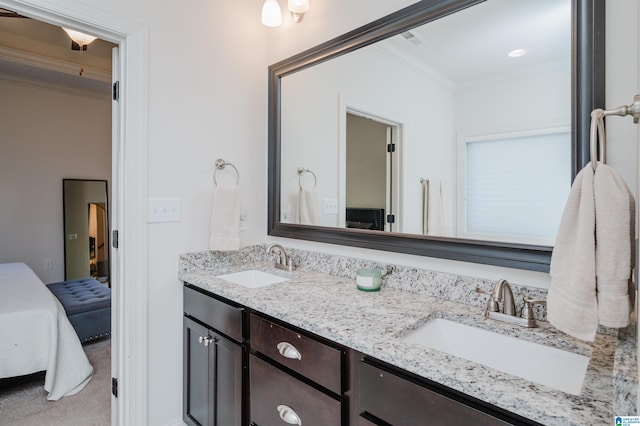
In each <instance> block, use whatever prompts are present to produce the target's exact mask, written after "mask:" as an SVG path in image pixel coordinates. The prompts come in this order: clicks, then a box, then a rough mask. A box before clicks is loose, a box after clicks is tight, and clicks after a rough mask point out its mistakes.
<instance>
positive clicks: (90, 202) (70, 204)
mask: <svg viewBox="0 0 640 426" xmlns="http://www.w3.org/2000/svg"><path fill="white" fill-rule="evenodd" d="M62 190H63V191H62V193H63V205H64V275H65V280H73V279H79V278H87V277H93V278H95V279H97V280H98V281H100V282H101V283H103V284H105V285H109V215H108V211H109V206H108V201H107V200H108V193H107V181H106V180H85V179H63V181H62Z"/></svg>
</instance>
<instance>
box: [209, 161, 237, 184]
mask: <svg viewBox="0 0 640 426" xmlns="http://www.w3.org/2000/svg"><path fill="white" fill-rule="evenodd" d="M227 166H231V167H232V168H233V170H235V171H236V185H239V184H240V172H239V171H238V169H237V168H236V166H234V165H233V164H231V163H229V162H228V161H225V160H223V159H222V158H218V159H217V160H216V170H215V171H214V172H213V183H215V184H216V185H218V181H217V180H216V173H218V170H222V169H224V168H225V167H227Z"/></svg>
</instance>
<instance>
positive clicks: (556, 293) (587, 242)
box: [547, 165, 598, 341]
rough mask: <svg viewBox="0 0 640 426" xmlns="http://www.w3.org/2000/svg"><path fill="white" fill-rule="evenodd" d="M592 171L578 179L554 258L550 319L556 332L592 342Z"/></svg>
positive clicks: (595, 311)
mask: <svg viewBox="0 0 640 426" xmlns="http://www.w3.org/2000/svg"><path fill="white" fill-rule="evenodd" d="M595 220H596V214H595V200H594V194H593V169H592V168H591V165H587V166H586V167H585V168H583V169H582V170H581V171H580V172H579V173H578V175H577V176H576V178H575V181H574V182H573V186H572V187H571V191H570V192H569V198H568V200H567V204H566V205H565V208H564V212H563V213H562V219H561V220H560V229H559V230H558V235H557V236H556V242H555V246H554V248H553V254H552V256H551V270H550V274H551V288H550V289H549V293H548V295H547V319H548V320H549V322H550V323H551V324H552V325H553V326H554V327H556V328H558V329H559V330H561V331H564V332H565V333H567V334H569V335H571V336H574V337H577V338H579V339H582V340H588V341H592V340H593V339H594V337H595V333H596V330H597V328H598V305H597V299H596V264H595V247H596V245H595V233H594V232H595V223H596V222H595Z"/></svg>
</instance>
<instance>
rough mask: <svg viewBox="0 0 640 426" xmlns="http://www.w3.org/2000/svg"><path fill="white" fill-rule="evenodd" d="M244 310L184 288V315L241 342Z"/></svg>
mask: <svg viewBox="0 0 640 426" xmlns="http://www.w3.org/2000/svg"><path fill="white" fill-rule="evenodd" d="M243 311H244V308H242V307H238V306H233V305H231V304H229V303H226V302H223V301H221V300H218V299H215V298H214V297H212V296H210V295H208V294H205V293H202V292H200V291H197V290H195V289H193V288H190V287H186V286H185V287H184V313H185V315H188V316H190V317H192V318H195V319H197V320H198V321H200V322H203V323H204V324H206V325H207V326H209V327H210V328H213V329H215V330H216V331H219V332H220V333H222V334H225V335H227V336H228V337H230V338H232V339H234V340H236V341H237V342H242V313H243Z"/></svg>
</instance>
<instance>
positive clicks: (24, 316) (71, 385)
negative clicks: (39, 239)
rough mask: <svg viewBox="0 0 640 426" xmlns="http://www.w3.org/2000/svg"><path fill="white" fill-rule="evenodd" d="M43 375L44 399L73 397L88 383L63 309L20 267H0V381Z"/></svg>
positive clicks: (88, 371) (75, 337)
mask: <svg viewBox="0 0 640 426" xmlns="http://www.w3.org/2000/svg"><path fill="white" fill-rule="evenodd" d="M43 370H46V375H45V381H44V389H45V390H46V391H47V392H48V393H49V395H48V396H47V399H49V400H52V401H57V400H58V399H60V398H62V397H63V396H65V395H73V394H75V393H78V392H79V391H81V390H82V388H84V387H85V385H86V384H87V383H89V381H90V380H91V377H93V367H92V366H91V364H90V363H89V360H88V359H87V356H86V354H85V353H84V349H83V348H82V345H81V344H80V339H78V335H77V334H76V332H75V330H74V329H73V326H72V325H71V323H70V322H69V320H68V319H67V315H66V313H65V311H64V308H63V307H62V305H61V304H60V302H59V301H58V299H57V298H56V297H55V296H54V295H53V293H51V292H50V291H49V289H47V288H46V286H45V284H44V283H43V282H42V281H41V280H40V279H39V278H38V277H37V276H36V274H35V273H34V272H33V271H32V270H31V268H29V267H28V266H27V265H26V264H24V263H0V378H2V377H14V376H22V375H25V374H31V373H35V372H38V371H43Z"/></svg>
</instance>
